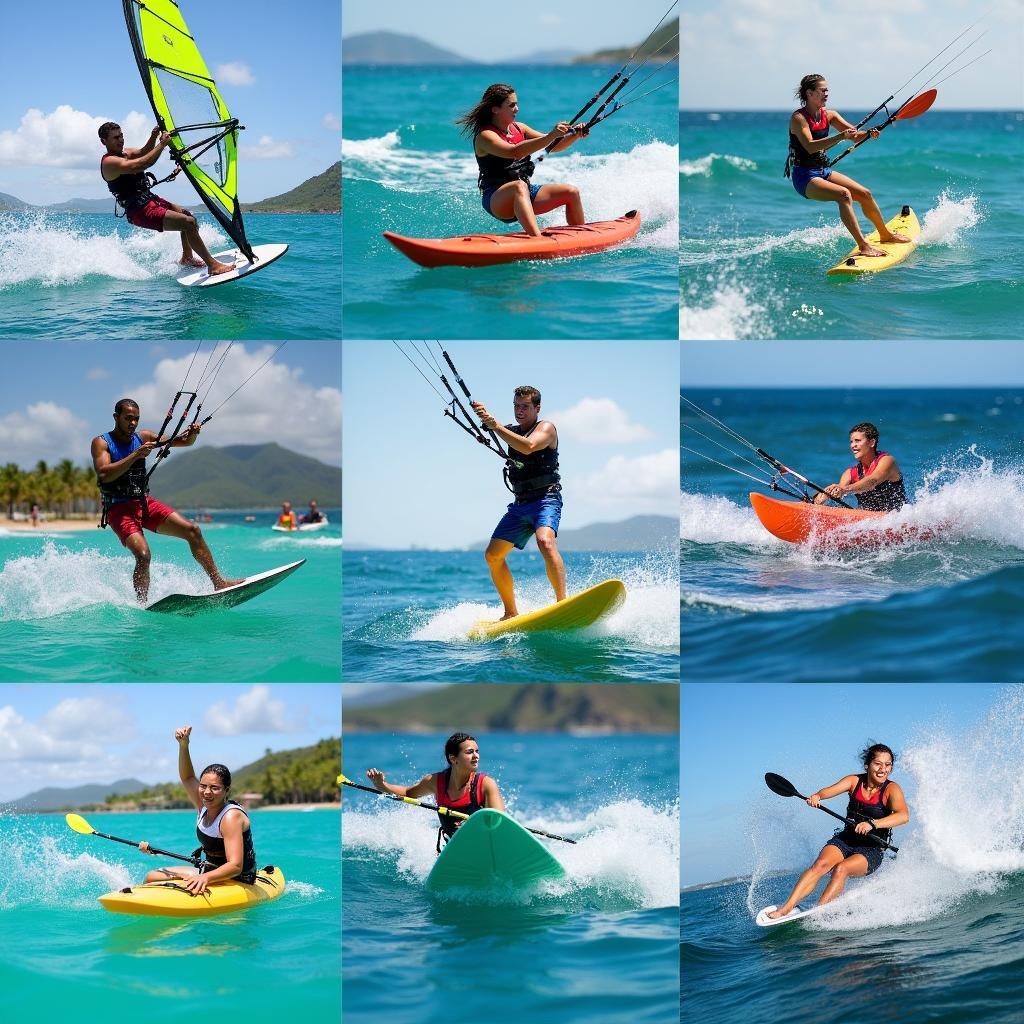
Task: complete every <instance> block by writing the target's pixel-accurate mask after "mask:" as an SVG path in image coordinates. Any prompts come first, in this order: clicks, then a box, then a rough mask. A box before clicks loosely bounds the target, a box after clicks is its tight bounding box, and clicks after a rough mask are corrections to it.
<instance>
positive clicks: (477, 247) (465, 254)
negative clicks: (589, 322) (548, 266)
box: [384, 210, 640, 267]
mask: <svg viewBox="0 0 1024 1024" xmlns="http://www.w3.org/2000/svg"><path fill="white" fill-rule="evenodd" d="M639 230H640V214H639V213H638V212H637V211H636V210H630V211H629V213H626V214H624V215H623V216H621V217H618V218H616V219H615V220H601V221H595V222H594V223H593V224H578V225H576V226H575V227H569V226H568V225H567V226H565V227H559V228H545V229H544V232H543V234H541V235H538V236H535V235H528V234H526V232H525V231H513V232H510V233H509V234H505V235H461V236H458V237H456V238H406V237H405V236H404V235H396V234H395V233H394V232H393V231H385V232H384V237H385V238H386V239H387V240H388V241H389V242H390V243H391V244H392V245H393V246H394V247H395V248H396V249H397V250H398V251H399V252H400V253H403V254H404V255H406V256H408V257H409V259H411V260H412V261H413V262H414V263H418V264H419V265H420V266H421V267H489V266H491V265H492V264H496V263H514V262H516V261H517V260H553V259H558V258H559V257H562V256H582V255H584V254H585V253H588V252H600V251H601V250H602V249H608V248H610V247H611V246H613V245H618V244H619V243H620V242H625V241H626V240H627V239H629V238H632V237H633V236H634V235H635V234H636V233H637V232H638V231H639Z"/></svg>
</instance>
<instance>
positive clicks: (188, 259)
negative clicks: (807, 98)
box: [99, 121, 235, 276]
mask: <svg viewBox="0 0 1024 1024" xmlns="http://www.w3.org/2000/svg"><path fill="white" fill-rule="evenodd" d="M99 137H100V141H101V142H102V143H103V144H104V146H106V148H107V151H106V153H104V154H103V156H102V157H101V158H100V174H102V176H103V180H104V181H105V182H106V183H107V188H109V189H110V191H111V193H112V195H113V196H114V198H115V199H116V200H117V202H118V204H119V205H120V206H121V207H122V208H123V209H124V211H125V217H126V219H127V220H128V223H129V224H134V225H135V227H138V228H148V229H149V230H151V231H178V232H180V233H181V259H180V261H179V262H180V263H181V264H182V265H183V266H186V267H201V266H203V265H205V266H206V267H207V269H208V270H209V272H210V275H211V276H213V275H215V274H226V273H228V272H229V271H232V270H234V269H235V268H234V267H233V266H232V265H231V264H230V263H221V262H220V260H217V259H214V257H213V256H212V255H211V254H210V250H209V249H208V248H207V247H206V243H205V242H204V241H203V240H202V238H201V237H200V235H199V224H198V223H197V221H196V219H195V217H194V216H193V215H192V214H191V213H190V212H189V211H188V210H187V209H185V207H184V206H178V205H176V204H175V203H172V202H169V201H168V200H166V199H164V198H163V197H162V196H158V195H154V193H153V192H151V191H150V184H149V182H147V178H146V171H147V170H148V169H149V168H150V167H152V166H153V164H155V163H156V162H157V160H159V159H160V156H161V154H162V153H163V151H164V149H166V147H167V144H168V143H169V142H170V138H171V137H170V135H168V134H167V132H161V131H160V128H159V127H156V128H154V129H153V130H152V131H151V132H150V133H149V141H148V142H147V143H146V144H145V145H144V146H143V147H142V149H125V148H124V132H123V131H122V130H121V126H120V125H118V124H115V123H114V122H113V121H107V122H106V123H105V124H102V125H100V128H99ZM151 180H152V176H150V181H151ZM197 254H198V255H197Z"/></svg>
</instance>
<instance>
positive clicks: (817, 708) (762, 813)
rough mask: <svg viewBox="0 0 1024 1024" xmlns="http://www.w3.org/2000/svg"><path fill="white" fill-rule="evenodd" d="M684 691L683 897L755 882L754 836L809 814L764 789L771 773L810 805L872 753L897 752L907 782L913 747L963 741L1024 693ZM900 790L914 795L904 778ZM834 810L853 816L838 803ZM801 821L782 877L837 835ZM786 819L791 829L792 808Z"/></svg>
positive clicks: (696, 687) (915, 688) (777, 688)
mask: <svg viewBox="0 0 1024 1024" xmlns="http://www.w3.org/2000/svg"><path fill="white" fill-rule="evenodd" d="M681 689H682V694H681V716H682V728H681V742H680V800H681V805H682V822H681V831H682V840H683V843H682V853H681V861H682V876H681V877H682V884H683V886H684V887H686V886H689V885H697V884H700V883H703V882H711V881H718V880H720V879H724V878H731V877H736V876H738V875H744V874H747V873H749V872H750V870H751V867H752V864H753V857H754V849H753V844H752V842H751V834H752V832H756V833H758V834H760V835H764V834H765V833H766V832H768V831H770V830H771V828H772V821H773V817H772V815H773V813H774V812H776V810H778V811H779V812H780V813H781V812H782V811H783V807H782V805H789V804H792V805H794V806H795V807H796V808H797V810H800V809H801V807H800V805H799V802H798V801H797V800H796V798H790V799H786V798H784V797H779V796H775V795H774V794H773V793H772V792H771V791H770V790H769V789H768V788H767V786H766V785H765V783H764V773H765V772H768V771H771V772H775V773H776V774H778V775H782V776H783V777H784V778H786V779H788V780H789V781H790V782H792V783H793V785H794V786H795V787H796V789H797V790H798V791H799V792H801V793H803V794H804V795H807V794H809V793H813V792H815V791H816V790H818V789H821V788H822V787H824V786H830V785H832V784H833V783H834V782H837V781H838V780H839V779H841V778H842V777H843V776H844V775H854V774H857V773H858V772H859V771H860V770H861V768H860V763H859V761H858V760H857V755H858V753H859V752H860V751H861V750H862V749H863V748H864V747H865V746H867V745H868V743H869V741H870V742H879V743H885V744H886V745H887V746H889V747H891V748H892V749H893V750H894V751H895V752H896V766H895V768H894V770H893V774H892V778H893V780H894V781H897V782H900V781H901V772H900V755H901V753H902V752H903V751H904V750H906V748H907V747H908V746H911V745H913V744H920V743H921V742H922V741H923V740H925V739H927V738H928V737H929V736H930V735H931V734H932V733H933V731H934V730H942V731H943V732H944V733H946V734H949V735H954V736H959V737H963V736H965V735H966V734H967V733H968V732H969V731H970V730H971V728H972V727H975V726H978V725H980V724H981V723H982V722H983V721H984V719H985V717H986V716H987V715H988V713H989V712H990V710H991V709H992V708H993V707H994V705H996V704H997V702H999V701H1000V700H1001V699H1002V698H1003V697H1004V696H1006V695H1008V694H1010V693H1011V691H1016V693H1017V694H1018V695H1019V694H1020V693H1021V692H1022V691H1024V687H1021V686H1016V687H1005V686H995V685H988V684H982V683H963V684H960V683H922V684H911V683H895V684H888V685H881V684H863V683H857V684H855V685H850V686H846V685H839V684H834V683H819V684H805V683H799V684H786V683H760V684H729V685H724V686H723V685H721V684H717V685H715V684H699V683H686V684H684V685H683V686H682V688H681ZM1011 706H1013V705H1012V704H1011ZM1016 706H1018V707H1019V703H1018V704H1017V705H1016ZM902 782H903V784H904V789H905V791H906V788H907V787H908V785H909V784H908V782H907V775H906V773H904V774H903V776H902ZM908 796H909V794H908ZM829 806H830V807H831V808H832V810H834V811H837V812H840V813H841V812H842V811H843V810H844V809H845V805H844V804H843V802H842V800H841V799H838V798H836V799H833V800H832V801H831V802H830V803H829ZM803 809H805V810H806V812H807V813H806V815H802V816H800V815H798V816H797V818H796V820H797V821H799V822H801V824H800V826H799V832H797V833H796V835H794V836H793V840H792V843H791V844H787V843H785V842H783V844H782V847H783V850H784V851H785V850H789V849H791V850H792V863H778V864H774V865H772V866H773V867H775V868H790V867H795V866H797V864H798V862H799V861H800V859H801V857H802V856H804V855H805V853H806V850H808V849H811V848H814V849H815V851H816V850H817V849H820V847H821V846H823V845H824V844H825V842H826V841H827V840H828V839H829V838H830V837H831V835H832V832H833V829H834V828H836V827H839V823H838V822H835V820H834V819H832V818H827V817H826V816H825V815H824V814H823V813H822V812H820V811H815V810H813V809H812V808H810V807H806V805H805V806H804V808H803ZM785 813H786V815H787V820H791V819H790V815H791V813H792V812H791V810H790V808H789V807H788V806H787V807H785ZM911 813H913V808H912V807H911ZM783 856H786V854H785V853H784V854H783Z"/></svg>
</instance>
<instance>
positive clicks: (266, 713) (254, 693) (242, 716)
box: [203, 686, 290, 736]
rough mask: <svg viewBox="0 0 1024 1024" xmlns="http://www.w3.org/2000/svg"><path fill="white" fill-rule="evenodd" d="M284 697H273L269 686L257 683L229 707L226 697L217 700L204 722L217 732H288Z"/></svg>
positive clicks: (229, 734)
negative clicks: (277, 698) (276, 698)
mask: <svg viewBox="0 0 1024 1024" xmlns="http://www.w3.org/2000/svg"><path fill="white" fill-rule="evenodd" d="M287 719H288V716H287V713H286V707H285V703H284V701H283V700H273V699H272V698H271V696H270V687H269V686H254V687H253V688H252V689H251V690H249V691H248V692H247V693H243V694H242V696H241V697H239V698H238V700H236V701H235V703H234V706H233V707H229V706H228V703H227V701H221V702H220V703H218V704H214V705H213V706H212V707H211V708H209V709H208V710H207V712H206V715H205V716H204V719H203V724H204V726H205V727H206V728H207V729H209V731H210V732H211V733H212V734H213V735H214V736H241V735H243V734H244V733H266V732H289V731H290V727H289V724H288V720H287Z"/></svg>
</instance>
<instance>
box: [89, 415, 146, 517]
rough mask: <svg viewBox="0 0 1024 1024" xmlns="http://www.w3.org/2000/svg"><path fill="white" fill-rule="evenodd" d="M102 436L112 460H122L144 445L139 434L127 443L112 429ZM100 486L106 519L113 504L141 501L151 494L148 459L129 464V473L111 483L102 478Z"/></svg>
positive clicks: (134, 435) (133, 435)
mask: <svg viewBox="0 0 1024 1024" xmlns="http://www.w3.org/2000/svg"><path fill="white" fill-rule="evenodd" d="M100 436H101V437H102V438H103V440H104V441H106V442H107V449H108V450H109V451H110V459H111V461H112V462H120V461H121V460H122V459H126V458H128V456H129V455H131V453H132V452H134V451H138V449H139V448H141V447H142V440H141V438H140V437H139V435H138V434H132V437H131V440H130V441H129V442H128V443H127V444H123V443H120V442H118V441H117V440H115V439H114V435H113V433H112V432H110V431H107V433H105V434H101V435H100ZM99 487H100V495H101V497H102V499H103V512H104V519H106V513H107V512H108V511H109V510H110V507H111V505H116V504H118V503H119V502H122V501H141V500H142V499H143V498H145V497H146V495H147V494H149V484H148V483H147V482H146V460H145V459H136V460H135V461H134V462H133V463H132V464H131V466H129V468H128V472H127V473H122V474H121V475H120V476H119V477H118V478H117V479H116V480H111V481H110V482H109V483H106V482H104V481H103V480H100V481H99Z"/></svg>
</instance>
